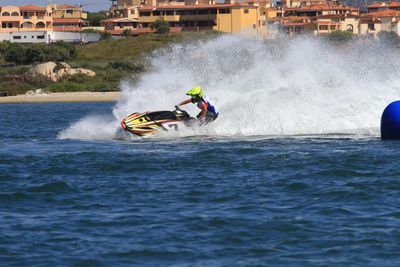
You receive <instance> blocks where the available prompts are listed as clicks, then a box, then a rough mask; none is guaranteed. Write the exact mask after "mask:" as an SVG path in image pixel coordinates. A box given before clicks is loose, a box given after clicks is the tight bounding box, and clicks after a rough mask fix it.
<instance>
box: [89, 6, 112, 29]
mask: <svg viewBox="0 0 400 267" xmlns="http://www.w3.org/2000/svg"><path fill="white" fill-rule="evenodd" d="M107 13H108V12H107V11H104V10H103V11H99V12H89V13H88V22H89V26H92V27H97V26H100V22H101V21H102V20H106V19H108V16H107Z"/></svg>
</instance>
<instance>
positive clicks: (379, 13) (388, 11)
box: [363, 9, 400, 17]
mask: <svg viewBox="0 0 400 267" xmlns="http://www.w3.org/2000/svg"><path fill="white" fill-rule="evenodd" d="M363 17H400V11H397V10H392V9H386V10H382V11H377V12H371V13H367V14H364V15H363Z"/></svg>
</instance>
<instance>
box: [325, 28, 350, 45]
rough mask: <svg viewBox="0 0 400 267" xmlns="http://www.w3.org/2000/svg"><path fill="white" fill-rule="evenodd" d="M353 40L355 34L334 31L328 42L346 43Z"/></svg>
mask: <svg viewBox="0 0 400 267" xmlns="http://www.w3.org/2000/svg"><path fill="white" fill-rule="evenodd" d="M352 38H353V34H352V33H351V32H349V31H340V30H337V31H333V32H331V33H330V34H329V35H328V40H330V41H336V42H346V41H349V40H351V39H352Z"/></svg>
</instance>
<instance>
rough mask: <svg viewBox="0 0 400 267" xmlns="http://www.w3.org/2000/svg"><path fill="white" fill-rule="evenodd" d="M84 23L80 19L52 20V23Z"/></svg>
mask: <svg viewBox="0 0 400 267" xmlns="http://www.w3.org/2000/svg"><path fill="white" fill-rule="evenodd" d="M81 22H85V21H84V20H81V19H53V23H81Z"/></svg>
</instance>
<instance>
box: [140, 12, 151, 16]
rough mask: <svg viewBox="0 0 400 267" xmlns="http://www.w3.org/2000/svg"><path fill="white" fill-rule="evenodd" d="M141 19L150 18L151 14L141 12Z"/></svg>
mask: <svg viewBox="0 0 400 267" xmlns="http://www.w3.org/2000/svg"><path fill="white" fill-rule="evenodd" d="M140 16H141V17H150V12H140Z"/></svg>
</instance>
